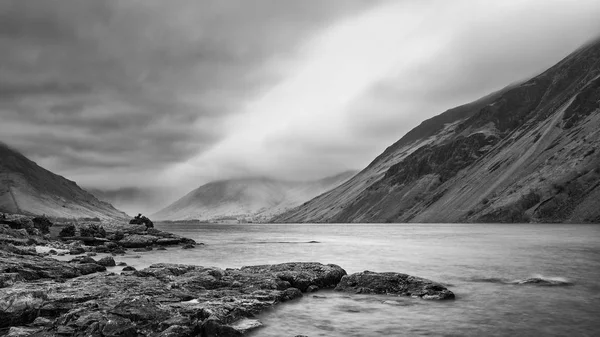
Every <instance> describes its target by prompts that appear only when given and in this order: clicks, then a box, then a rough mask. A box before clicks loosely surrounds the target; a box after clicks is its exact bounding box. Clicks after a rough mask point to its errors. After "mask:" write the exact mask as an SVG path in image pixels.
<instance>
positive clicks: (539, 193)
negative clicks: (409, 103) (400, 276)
mask: <svg viewBox="0 0 600 337" xmlns="http://www.w3.org/2000/svg"><path fill="white" fill-rule="evenodd" d="M599 76H600V40H594V41H592V42H590V43H589V44H586V45H584V46H582V47H581V48H579V49H577V50H576V51H574V52H573V53H572V54H570V55H569V56H567V57H565V58H564V59H562V60H561V61H559V62H558V63H557V64H556V65H554V66H553V67H551V68H549V69H548V70H546V71H544V72H542V73H541V74H540V75H538V76H535V77H533V78H531V79H529V80H527V81H523V82H521V83H519V84H515V85H510V86H508V87H506V88H504V89H502V90H500V91H498V92H496V93H493V94H490V95H488V96H485V97H483V98H482V99H479V100H477V101H474V102H472V103H469V104H466V105H463V106H460V107H457V108H454V109H450V110H447V111H446V112H444V113H443V114H441V115H438V116H436V117H434V118H432V119H430V120H429V121H430V122H427V121H425V122H423V123H421V125H419V126H418V127H416V128H415V129H413V130H411V131H410V132H408V133H407V134H406V135H404V136H403V137H402V138H401V139H400V140H399V141H397V142H396V143H394V144H392V145H391V146H390V147H388V148H387V149H386V150H385V151H384V152H383V153H382V154H381V155H379V156H377V157H376V158H375V160H373V161H372V162H371V163H370V164H369V165H368V166H367V167H366V168H365V169H364V170H362V171H361V172H360V173H358V174H357V175H356V176H355V177H354V178H352V179H351V180H349V181H347V182H346V183H344V184H343V185H341V186H340V187H338V188H336V189H334V190H332V191H329V192H328V193H326V194H324V195H321V196H319V197H317V198H315V199H313V200H311V201H310V202H308V203H306V204H305V205H302V206H300V207H298V208H295V209H292V210H290V211H288V212H286V213H284V214H282V215H280V216H277V217H275V218H274V219H273V221H274V222H462V221H465V222H578V221H579V222H595V221H598V219H600V218H599V215H600V214H598V213H599V212H598V211H597V210H594V207H592V206H593V202H592V201H593V198H594V197H595V196H596V195H598V196H600V189H598V188H597V186H598V184H597V181H600V175H598V174H597V172H596V171H595V167H598V166H599V165H600V158H599V157H598V152H600V151H597V148H598V147H600V134H599V133H598V132H597V130H598V129H600V127H599V126H600V120H599V117H598V111H600V103H599V100H600V89H599V87H600V80H599V79H598V78H599ZM456 109H459V110H458V111H457V110H456ZM453 110H454V112H452V111H453ZM449 111H450V113H448V112H449ZM445 114H446V116H444V115H445ZM440 116H442V117H440ZM449 116H450V118H446V117H449ZM436 118H437V120H436ZM454 118H456V119H454ZM440 125H443V126H442V127H440ZM573 175H575V176H577V177H576V178H573V177H572V176H573ZM589 184H591V185H590V186H591V187H587V185H589ZM594 186H596V187H594ZM565 190H567V192H565ZM534 201H535V202H534ZM550 205H554V206H550ZM590 205H592V206H590ZM552 207H555V208H557V209H562V213H561V212H557V211H551V209H550V208H552ZM595 208H596V209H597V207H595Z"/></svg>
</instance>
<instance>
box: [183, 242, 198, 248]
mask: <svg viewBox="0 0 600 337" xmlns="http://www.w3.org/2000/svg"><path fill="white" fill-rule="evenodd" d="M194 247H196V245H194V244H191V243H186V244H185V245H183V249H192V248H194Z"/></svg>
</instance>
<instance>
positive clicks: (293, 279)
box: [242, 262, 346, 292]
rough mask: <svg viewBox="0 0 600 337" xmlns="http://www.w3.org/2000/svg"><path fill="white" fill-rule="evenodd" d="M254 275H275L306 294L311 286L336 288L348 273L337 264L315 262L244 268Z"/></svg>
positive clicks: (243, 268)
mask: <svg viewBox="0 0 600 337" xmlns="http://www.w3.org/2000/svg"><path fill="white" fill-rule="evenodd" d="M242 270H243V271H246V272H252V273H274V274H275V275H277V277H279V278H280V279H281V280H284V281H287V282H289V283H290V284H291V286H292V287H295V288H298V289H300V291H302V292H306V291H307V290H308V287H310V286H311V285H314V286H317V287H319V288H323V289H325V288H334V287H335V286H336V285H337V284H338V282H339V281H340V280H341V279H342V277H343V276H344V275H346V271H345V270H344V269H342V268H341V267H340V266H338V265H335V264H328V265H323V264H320V263H315V262H289V263H282V264H276V265H263V266H252V267H242Z"/></svg>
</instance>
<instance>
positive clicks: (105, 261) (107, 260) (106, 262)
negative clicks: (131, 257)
mask: <svg viewBox="0 0 600 337" xmlns="http://www.w3.org/2000/svg"><path fill="white" fill-rule="evenodd" d="M97 263H98V264H99V265H101V266H105V267H114V266H116V263H115V259H113V258H112V256H106V257H103V258H101V259H100V260H98V262H97Z"/></svg>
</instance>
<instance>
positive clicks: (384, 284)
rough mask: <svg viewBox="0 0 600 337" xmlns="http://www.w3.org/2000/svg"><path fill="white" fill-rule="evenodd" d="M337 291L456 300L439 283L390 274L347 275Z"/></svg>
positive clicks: (363, 273) (366, 272) (405, 275)
mask: <svg viewBox="0 0 600 337" xmlns="http://www.w3.org/2000/svg"><path fill="white" fill-rule="evenodd" d="M335 290H337V291H344V292H353V293H358V294H386V295H400V296H411V297H420V298H422V299H427V300H448V299H454V293H452V292H451V291H450V290H448V289H447V288H446V287H444V286H443V285H441V284H439V283H436V282H433V281H431V280H427V279H424V278H420V277H416V276H410V275H407V274H400V273H389V272H388V273H375V272H370V271H364V272H361V273H355V274H351V275H346V276H344V277H343V278H342V279H341V281H340V283H339V284H338V285H337V287H336V288H335Z"/></svg>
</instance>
